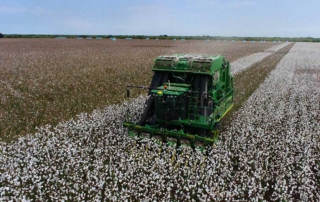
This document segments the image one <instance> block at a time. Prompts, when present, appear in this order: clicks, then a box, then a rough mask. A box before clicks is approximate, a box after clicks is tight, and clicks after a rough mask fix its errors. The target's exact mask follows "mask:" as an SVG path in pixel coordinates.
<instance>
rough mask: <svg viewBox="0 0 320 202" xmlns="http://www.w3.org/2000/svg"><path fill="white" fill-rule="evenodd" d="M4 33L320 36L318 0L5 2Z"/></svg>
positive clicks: (0, 10)
mask: <svg viewBox="0 0 320 202" xmlns="http://www.w3.org/2000/svg"><path fill="white" fill-rule="evenodd" d="M0 33H3V34H61V35H62V34H66V35H67V34H68V35H69V34H70V35H109V34H111V35H164V34H166V35H174V36H199V35H210V36H240V37H248V36H253V37H259V36H260V37H275V36H278V37H319V38H320V1H319V0H184V1H182V0H154V1H151V0H135V1H129V0H91V1H88V0H54V1H53V0H1V3H0Z"/></svg>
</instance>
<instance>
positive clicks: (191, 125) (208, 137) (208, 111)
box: [123, 54, 233, 148]
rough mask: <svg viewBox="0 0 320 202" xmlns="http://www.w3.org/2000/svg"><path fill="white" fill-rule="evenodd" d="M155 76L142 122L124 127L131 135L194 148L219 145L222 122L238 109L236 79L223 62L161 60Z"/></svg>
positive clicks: (195, 57)
mask: <svg viewBox="0 0 320 202" xmlns="http://www.w3.org/2000/svg"><path fill="white" fill-rule="evenodd" d="M152 70H153V71H154V75H153V78H152V81H151V84H150V87H149V88H146V89H148V95H149V96H148V99H147V101H146V105H145V108H144V111H143V113H142V115H141V119H140V121H138V122H136V123H135V122H133V121H131V120H130V117H127V118H126V120H125V122H124V123H123V125H124V127H127V128H128V129H129V131H128V133H129V135H130V136H137V137H138V138H145V137H149V138H152V137H155V138H156V139H159V140H161V141H162V142H164V143H174V144H176V146H180V145H181V144H187V145H190V146H191V147H192V148H195V147H196V146H200V147H203V146H212V145H213V144H215V143H216V142H217V140H218V136H219V125H220V122H221V120H222V119H223V117H224V116H225V115H226V114H227V112H228V111H229V110H230V109H231V108H232V106H233V78H232V76H231V74H230V64H229V62H228V61H226V60H225V58H224V56H221V55H213V56H208V55H178V54H176V55H170V56H160V57H158V58H157V59H155V61H154V65H153V68H152ZM132 87H138V86H131V85H128V88H132ZM140 88H141V87H140Z"/></svg>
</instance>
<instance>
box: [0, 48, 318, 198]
mask: <svg viewBox="0 0 320 202" xmlns="http://www.w3.org/2000/svg"><path fill="white" fill-rule="evenodd" d="M283 46H284V45H283ZM278 48H279V49H280V48H282V47H278ZM279 49H274V50H273V51H275V52H276V51H277V50H279ZM268 51H269V52H272V50H268ZM269 52H268V54H269ZM270 54H273V53H270ZM261 55H265V53H264V52H262V54H256V55H251V56H249V57H252V58H254V57H256V59H248V60H247V61H248V63H253V61H259V60H260V59H261ZM319 55H320V44H316V43H296V44H295V45H294V46H293V47H292V48H291V50H290V51H289V53H288V54H287V55H285V56H284V57H283V58H282V60H281V61H280V62H279V63H278V64H277V66H276V68H275V69H274V70H273V71H272V72H271V73H270V75H269V76H268V77H267V78H266V79H265V81H264V82H263V83H261V84H260V86H259V87H258V88H257V90H256V91H255V92H254V93H253V94H252V95H251V96H250V98H249V99H248V100H247V101H246V102H245V104H244V105H243V106H242V107H241V108H240V109H239V111H238V112H236V115H235V116H234V119H233V121H232V123H231V124H230V126H229V127H228V128H227V131H225V132H224V133H223V134H221V138H220V141H219V143H218V144H217V145H216V146H215V147H213V149H212V150H211V152H210V153H209V155H207V156H206V155H203V154H202V153H201V152H199V151H195V152H194V151H192V150H191V148H189V147H182V148H181V149H180V150H179V151H176V150H175V148H173V147H168V146H166V145H159V144H156V143H155V142H154V141H153V140H143V144H141V145H139V144H136V142H135V140H133V139H131V138H128V137H127V131H126V129H125V128H123V127H122V122H123V120H124V115H125V113H126V111H127V109H130V113H131V116H132V117H134V118H135V119H136V120H138V119H139V116H140V113H141V112H142V110H143V106H144V102H145V100H146V97H144V96H139V97H137V98H135V99H131V100H129V101H126V102H124V103H122V104H119V105H111V106H108V107H106V108H104V109H103V110H95V111H93V112H92V113H90V114H87V113H82V114H80V115H79V116H78V117H77V118H75V119H71V120H69V121H66V122H61V123H59V124H58V125H57V126H55V127H53V126H50V125H46V126H45V127H40V128H39V129H38V132H37V133H35V134H30V135H27V136H23V137H21V138H19V140H17V141H15V142H13V143H1V146H0V170H1V176H0V200H1V201H9V200H12V201H22V200H27V201H29V200H30V201H31V200H32V201H33V200H35V201H44V200H54V201H67V200H68V201H102V200H109V201H318V200H319V198H320V170H319V169H320V132H319V131H320V57H319ZM244 57H246V56H244ZM240 60H241V59H239V61H240ZM241 61H242V62H243V61H245V60H241ZM242 62H241V63H242ZM239 71H240V70H239ZM241 71H245V69H241Z"/></svg>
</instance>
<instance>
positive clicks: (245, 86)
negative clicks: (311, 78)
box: [222, 43, 294, 131]
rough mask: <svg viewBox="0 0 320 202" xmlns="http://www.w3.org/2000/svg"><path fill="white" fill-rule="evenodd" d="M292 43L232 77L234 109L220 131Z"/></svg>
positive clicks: (225, 119)
mask: <svg viewBox="0 0 320 202" xmlns="http://www.w3.org/2000/svg"><path fill="white" fill-rule="evenodd" d="M293 45H294V43H291V44H289V45H287V46H285V47H283V48H282V49H279V50H278V51H277V52H275V53H273V54H271V55H269V56H268V57H266V58H264V59H263V60H261V61H260V62H256V63H254V64H253V65H252V66H250V67H249V68H247V69H245V70H244V71H241V72H238V73H237V74H236V75H235V76H234V95H233V100H234V107H233V110H232V111H231V112H230V113H228V114H227V115H226V117H225V118H224V121H223V124H222V126H223V128H222V131H223V130H224V129H225V127H227V126H228V125H229V124H230V121H231V119H232V117H233V116H234V114H235V113H236V112H237V110H238V109H239V108H240V107H241V106H242V105H243V103H244V102H245V101H246V100H247V99H248V98H249V97H250V96H251V94H252V93H254V92H255V90H256V89H257V88H258V87H259V85H260V83H262V82H263V81H264V80H265V78H266V77H267V76H268V75H269V73H270V72H271V71H272V70H273V69H274V68H276V66H277V64H278V62H279V61H280V60H281V59H282V58H283V57H284V56H285V55H286V54H287V53H288V52H289V50H290V49H291V48H292V46H293Z"/></svg>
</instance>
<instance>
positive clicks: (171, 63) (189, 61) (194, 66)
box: [152, 54, 224, 75]
mask: <svg viewBox="0 0 320 202" xmlns="http://www.w3.org/2000/svg"><path fill="white" fill-rule="evenodd" d="M223 61H224V56H222V55H196V54H174V55H165V56H160V57H158V58H157V59H155V61H154V65H153V68H152V70H153V71H171V72H190V73H195V74H211V75H212V74H214V72H215V71H216V70H218V69H220V68H221V67H222V64H223Z"/></svg>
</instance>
